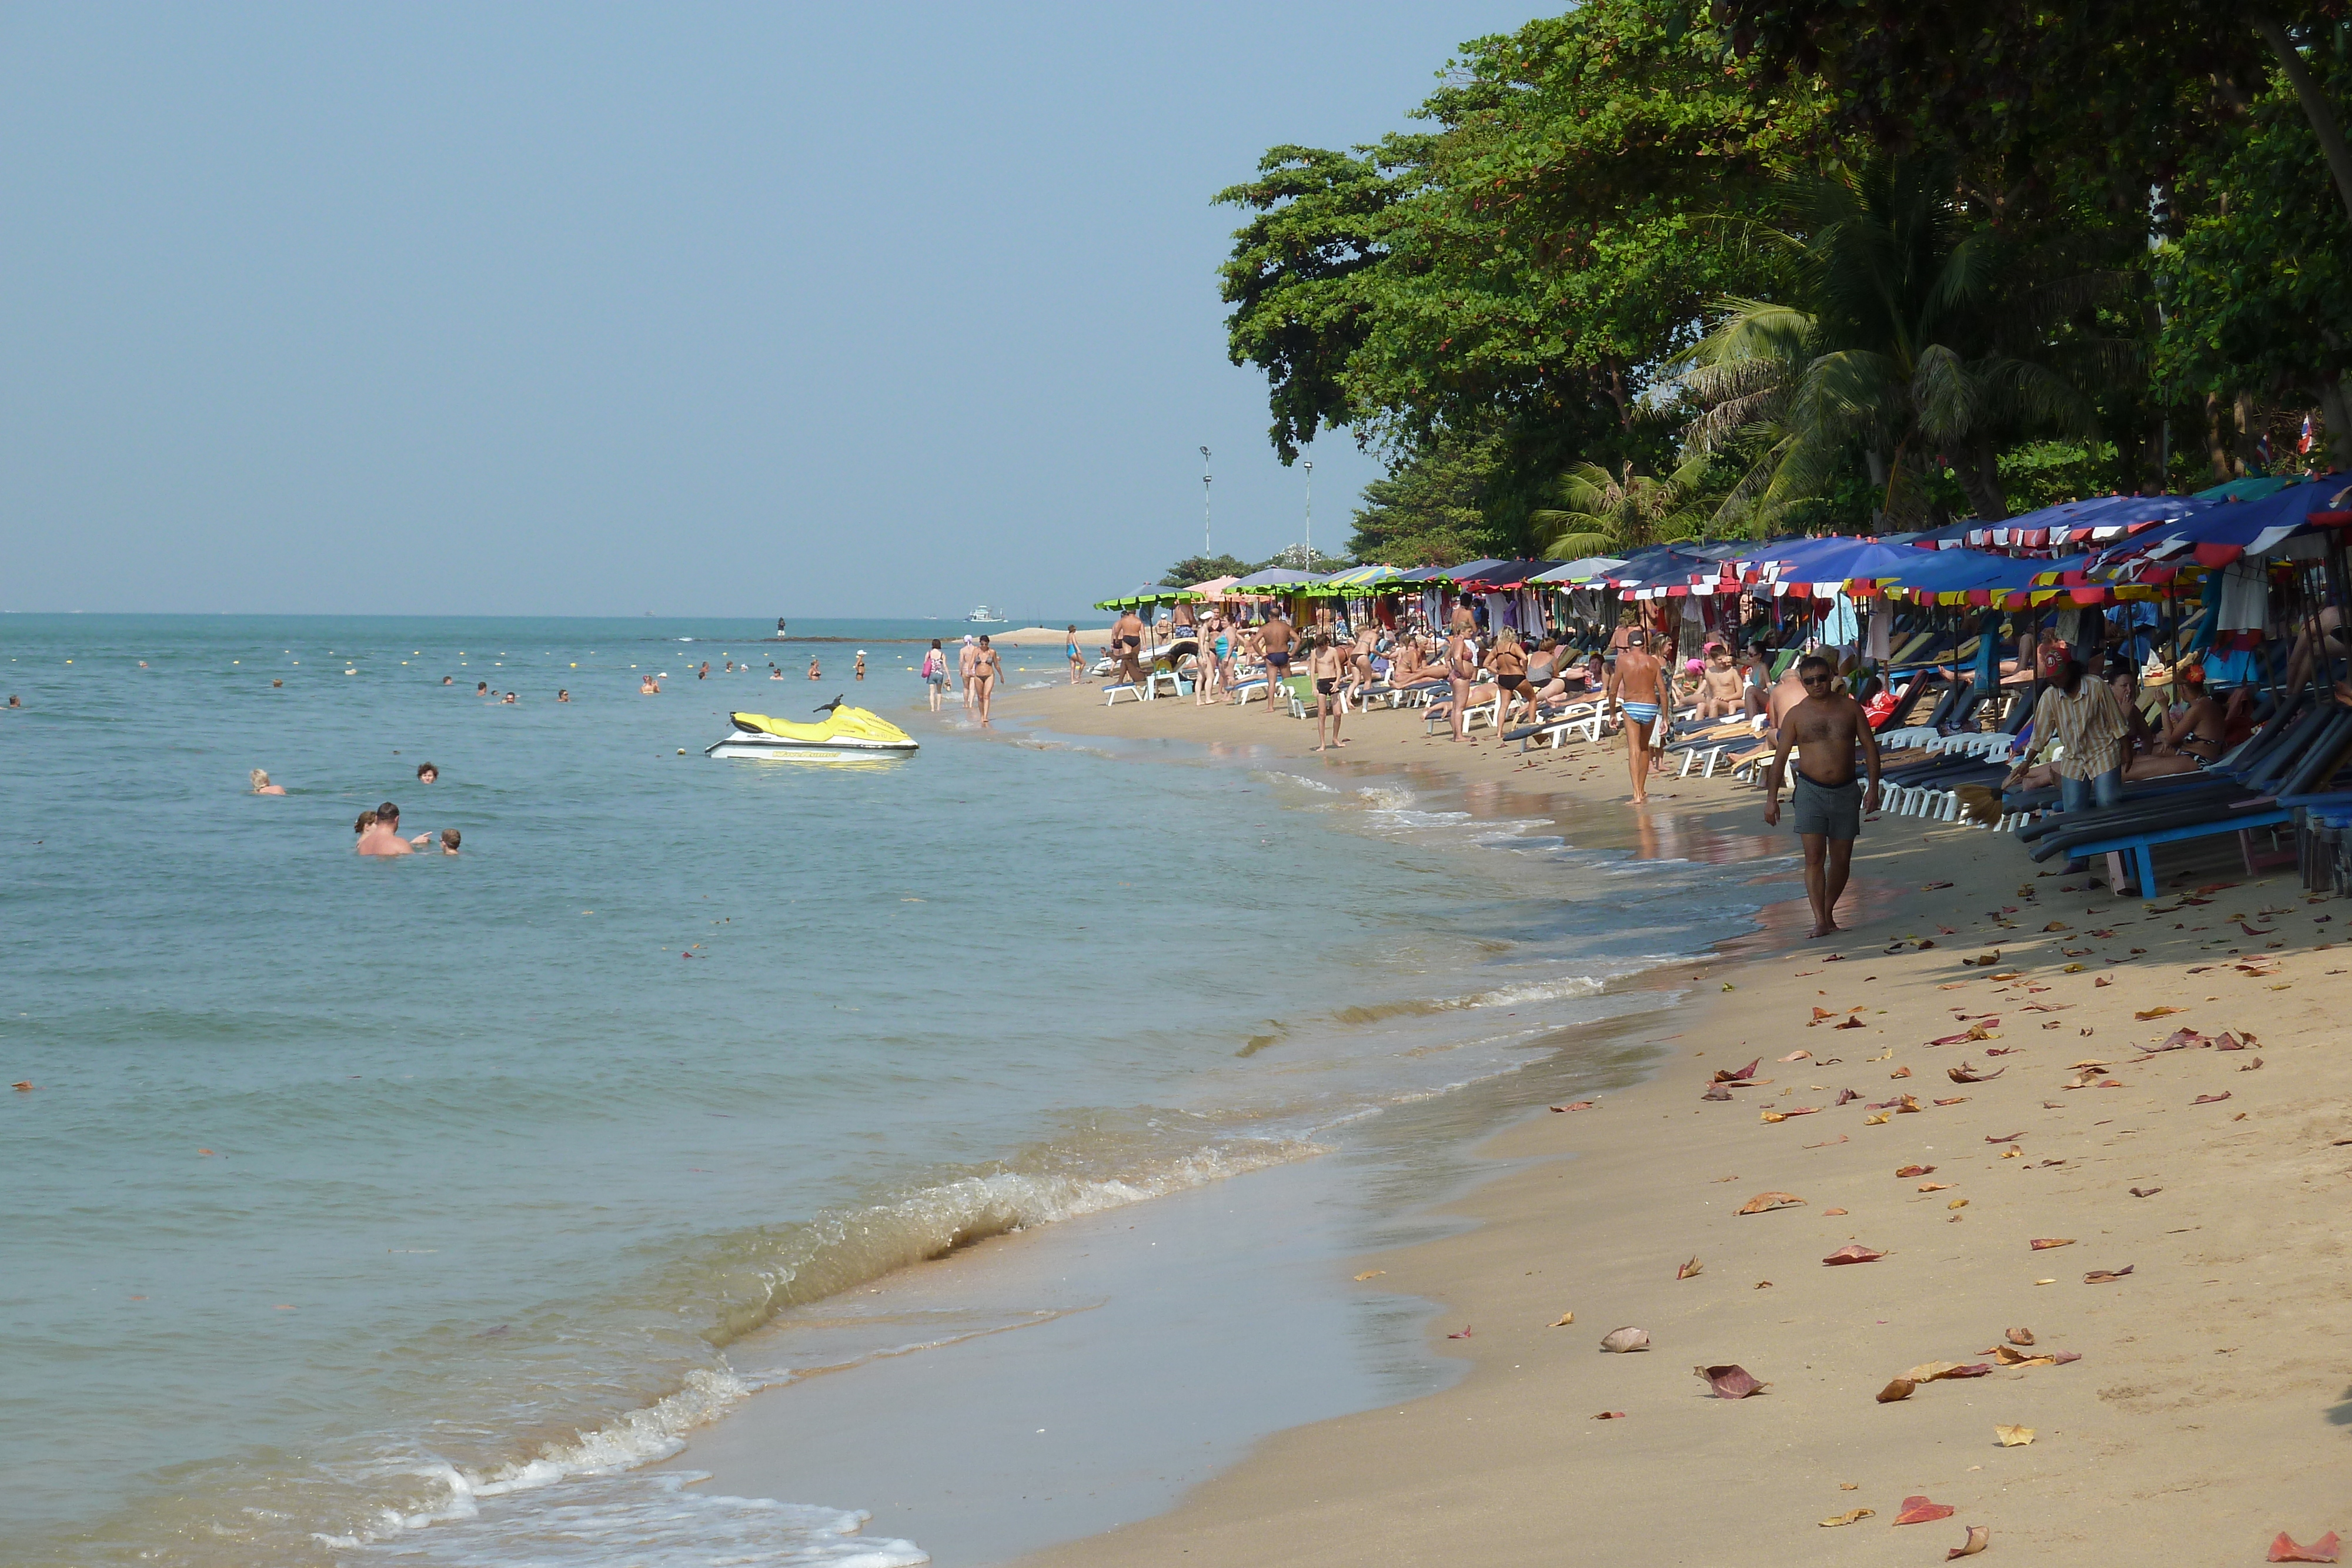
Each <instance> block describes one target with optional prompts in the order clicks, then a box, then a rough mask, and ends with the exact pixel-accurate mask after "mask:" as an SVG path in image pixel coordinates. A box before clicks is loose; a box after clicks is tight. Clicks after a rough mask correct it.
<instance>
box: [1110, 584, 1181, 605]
mask: <svg viewBox="0 0 2352 1568" xmlns="http://www.w3.org/2000/svg"><path fill="white" fill-rule="evenodd" d="M1203 597H1204V595H1202V593H1201V592H1200V591H1199V590H1197V589H1191V588H1162V587H1160V585H1158V584H1157V583H1149V584H1146V585H1145V586H1144V587H1141V588H1139V589H1137V590H1136V591H1134V592H1132V593H1123V594H1120V595H1118V597H1116V598H1113V599H1097V600H1096V601H1095V608H1096V609H1097V610H1141V609H1144V608H1146V607H1148V606H1150V605H1154V604H1197V603H1199V602H1200V601H1201V600H1202V598H1203Z"/></svg>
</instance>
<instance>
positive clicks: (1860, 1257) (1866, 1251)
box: [1822, 1241, 1886, 1263]
mask: <svg viewBox="0 0 2352 1568" xmlns="http://www.w3.org/2000/svg"><path fill="white" fill-rule="evenodd" d="M1885 1256H1886V1254H1885V1253H1884V1252H1879V1251H1874V1250H1873V1249H1870V1248H1868V1247H1864V1245H1863V1244H1862V1243H1861V1242H1859V1241H1849V1242H1847V1243H1846V1244H1845V1245H1844V1246H1843V1247H1841V1248H1839V1249H1837V1250H1836V1251H1834V1252H1832V1253H1831V1254H1830V1255H1829V1256H1828V1257H1826V1258H1824V1259H1822V1262H1824V1263H1875V1262H1877V1261H1878V1260H1880V1259H1881V1258H1884V1257H1885Z"/></svg>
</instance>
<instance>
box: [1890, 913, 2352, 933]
mask: <svg viewBox="0 0 2352 1568" xmlns="http://www.w3.org/2000/svg"><path fill="white" fill-rule="evenodd" d="M2319 918H2321V919H2322V920H2325V919H2326V918H2327V916H2326V915H2321V916H2320V917H2319ZM1936 929H1937V931H1939V932H1941V933H1943V934H1944V935H1945V936H1958V935H1959V933H1958V931H1955V930H1953V929H1952V928H1951V927H1950V926H1948V925H1938V926H1937V927H1936Z"/></svg>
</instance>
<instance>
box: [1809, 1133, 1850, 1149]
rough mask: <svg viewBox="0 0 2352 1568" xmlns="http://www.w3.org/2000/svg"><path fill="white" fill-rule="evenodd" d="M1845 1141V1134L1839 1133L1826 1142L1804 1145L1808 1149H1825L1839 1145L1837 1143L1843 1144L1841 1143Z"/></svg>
mask: <svg viewBox="0 0 2352 1568" xmlns="http://www.w3.org/2000/svg"><path fill="white" fill-rule="evenodd" d="M1845 1141H1846V1135H1845V1134H1843V1133H1840V1134H1838V1135H1837V1136H1836V1137H1834V1138H1832V1139H1830V1140H1829V1141H1828V1142H1827V1143H1821V1144H1807V1145H1805V1147H1807V1148H1809V1149H1827V1148H1833V1147H1835V1146H1836V1145H1839V1144H1843V1143H1844V1142H1845Z"/></svg>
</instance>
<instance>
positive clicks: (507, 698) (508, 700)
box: [499, 692, 515, 707]
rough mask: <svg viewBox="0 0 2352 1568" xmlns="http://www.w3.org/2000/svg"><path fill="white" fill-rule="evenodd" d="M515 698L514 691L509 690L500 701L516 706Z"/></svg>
mask: <svg viewBox="0 0 2352 1568" xmlns="http://www.w3.org/2000/svg"><path fill="white" fill-rule="evenodd" d="M514 700H515V695H514V693H512V692H509V693H508V694H507V695H504V696H502V697H500V698H499V702H501V703H504V704H505V705H506V706H509V707H512V706H514Z"/></svg>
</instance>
